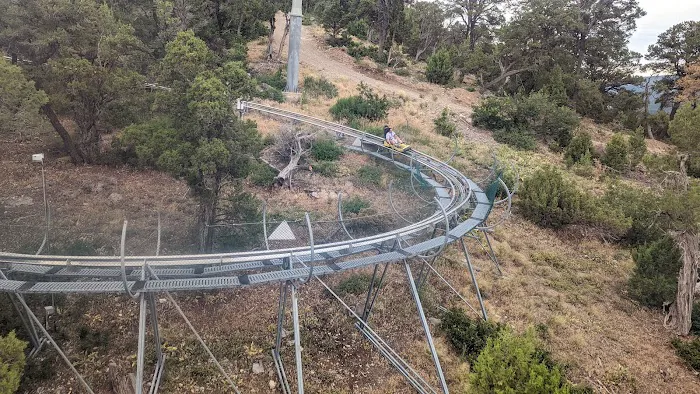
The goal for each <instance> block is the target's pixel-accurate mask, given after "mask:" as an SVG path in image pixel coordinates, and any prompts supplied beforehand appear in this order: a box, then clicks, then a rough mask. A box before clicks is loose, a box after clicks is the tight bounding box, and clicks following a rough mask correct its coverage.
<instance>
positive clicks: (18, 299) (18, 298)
mask: <svg viewBox="0 0 700 394" xmlns="http://www.w3.org/2000/svg"><path fill="white" fill-rule="evenodd" d="M0 279H2V280H7V276H5V273H4V272H2V271H1V270H0ZM7 296H8V297H9V298H10V302H12V306H14V308H15V310H16V311H17V314H19V318H20V319H21V320H22V324H24V329H25V330H26V331H27V335H29V341H30V342H31V343H32V347H33V348H34V349H33V350H32V351H31V352H30V355H33V353H36V352H38V351H39V349H40V348H41V346H42V345H43V344H42V342H41V337H40V336H39V334H37V331H36V327H35V326H34V322H33V320H32V319H31V318H30V317H29V316H25V313H24V312H25V310H24V309H25V308H24V307H23V306H22V305H26V304H25V302H24V297H23V296H22V295H21V294H18V293H14V294H10V293H7Z"/></svg>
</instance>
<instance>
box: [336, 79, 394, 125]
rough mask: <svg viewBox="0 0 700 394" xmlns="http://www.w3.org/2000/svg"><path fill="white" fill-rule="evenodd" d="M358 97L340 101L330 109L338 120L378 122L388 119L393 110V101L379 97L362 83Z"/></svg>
mask: <svg viewBox="0 0 700 394" xmlns="http://www.w3.org/2000/svg"><path fill="white" fill-rule="evenodd" d="M357 89H358V90H359V92H360V94H359V95H357V96H350V97H345V98H341V99H338V101H336V103H335V104H334V105H333V106H332V107H331V108H330V110H329V111H330V113H331V115H333V118H334V119H336V120H348V121H350V120H353V119H366V120H369V121H378V120H382V119H386V117H387V115H388V114H389V108H391V101H389V99H388V98H387V97H386V96H381V97H380V96H379V95H378V94H377V93H375V92H374V91H373V90H372V89H371V88H370V87H369V86H367V85H365V84H364V83H360V85H359V86H358V88H357Z"/></svg>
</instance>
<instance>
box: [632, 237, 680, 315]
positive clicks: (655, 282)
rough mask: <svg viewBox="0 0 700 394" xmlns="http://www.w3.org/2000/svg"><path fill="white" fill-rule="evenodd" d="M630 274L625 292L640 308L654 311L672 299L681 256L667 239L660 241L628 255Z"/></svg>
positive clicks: (639, 248)
mask: <svg viewBox="0 0 700 394" xmlns="http://www.w3.org/2000/svg"><path fill="white" fill-rule="evenodd" d="M632 258H633V259H634V262H635V267H634V272H633V273H632V276H631V277H630V280H629V283H628V288H629V294H630V296H631V297H632V298H634V299H635V300H637V301H639V302H640V303H641V304H643V305H645V306H649V307H654V308H658V307H660V306H662V305H663V304H664V302H672V301H673V300H675V298H676V290H677V286H678V271H679V270H680V268H681V264H682V262H681V252H680V251H679V250H678V248H677V247H676V244H675V242H674V241H673V239H671V238H670V237H663V238H661V239H659V240H657V241H654V242H651V243H649V244H647V245H640V246H638V247H637V248H636V249H635V250H634V251H633V252H632Z"/></svg>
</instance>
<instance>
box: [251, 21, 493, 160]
mask: <svg viewBox="0 0 700 394" xmlns="http://www.w3.org/2000/svg"><path fill="white" fill-rule="evenodd" d="M284 20H285V19H284V15H283V14H282V13H279V14H277V28H276V29H275V34H274V48H275V51H277V50H278V49H279V43H280V41H281V40H282V38H283V35H284ZM325 36H326V33H325V32H324V31H323V29H322V28H320V27H319V26H315V25H313V26H302V40H301V54H300V62H301V77H300V79H301V80H303V77H304V76H306V75H320V76H323V77H324V78H326V79H329V80H331V81H332V82H334V83H335V84H336V85H337V86H338V88H339V93H340V96H341V97H343V96H349V95H353V94H356V93H357V90H356V86H357V85H359V84H360V83H365V84H367V85H368V86H369V87H371V88H372V89H374V90H375V91H377V92H379V93H382V94H386V95H387V96H390V97H393V98H395V99H399V100H400V101H401V102H402V106H401V108H400V109H394V110H392V111H391V112H390V114H389V119H388V121H389V122H390V123H391V124H399V123H406V124H408V123H410V124H411V125H413V126H415V127H418V128H420V129H421V130H426V131H427V130H432V128H433V119H435V118H436V117H438V116H439V115H440V113H441V112H442V110H443V109H444V108H447V109H449V110H450V112H452V114H453V117H454V118H455V120H456V123H457V125H458V131H459V132H461V133H462V134H463V135H464V136H465V138H467V139H468V140H470V141H473V142H478V143H481V144H484V145H488V146H490V147H493V146H496V143H495V141H494V140H493V138H491V135H490V133H485V132H483V131H480V130H477V129H475V128H473V127H472V126H471V121H470V115H471V113H472V107H473V106H474V105H475V104H476V103H477V102H478V100H479V98H480V95H479V94H478V93H476V92H469V91H467V89H465V88H464V87H459V88H445V87H442V86H439V85H435V84H431V83H428V82H425V81H424V80H420V79H418V78H417V77H416V76H408V77H404V76H399V75H396V74H394V73H393V72H392V70H391V69H390V68H387V69H384V70H381V69H380V68H378V67H377V66H376V64H374V63H373V62H372V61H371V60H368V59H363V60H361V61H356V60H355V59H354V58H353V57H351V56H350V55H348V54H347V53H346V52H345V50H344V49H341V48H335V47H331V46H329V45H328V44H326V43H325ZM287 48H288V45H286V44H285V47H284V49H283V50H282V56H281V57H280V58H281V62H282V63H279V65H280V66H283V65H284V64H285V63H283V62H286V58H287ZM264 49H265V48H264V46H262V45H255V46H254V47H253V48H252V52H253V53H251V54H250V55H251V56H250V57H251V58H253V59H260V58H262V57H263V56H262V54H263V53H264ZM276 56H277V54H276V52H275V58H276ZM300 82H301V81H300ZM306 112H312V113H314V112H317V113H314V114H315V115H319V116H321V115H325V116H328V114H327V111H325V108H324V111H314V109H313V108H312V109H311V111H308V110H307V111H306Z"/></svg>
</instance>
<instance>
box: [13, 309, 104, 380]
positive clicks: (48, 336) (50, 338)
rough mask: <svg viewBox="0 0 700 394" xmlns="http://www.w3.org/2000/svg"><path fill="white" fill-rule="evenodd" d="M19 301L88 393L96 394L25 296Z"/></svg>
mask: <svg viewBox="0 0 700 394" xmlns="http://www.w3.org/2000/svg"><path fill="white" fill-rule="evenodd" d="M19 302H20V303H21V304H22V306H23V307H24V310H25V311H27V315H29V318H30V319H31V320H32V321H33V322H34V324H36V326H37V327H39V329H40V330H41V332H42V333H43V334H44V337H45V338H46V339H47V340H48V341H49V342H51V345H53V347H54V349H56V352H58V354H59V355H60V356H61V358H62V359H63V361H65V362H66V364H67V365H68V368H70V370H71V371H72V372H73V374H74V375H75V377H76V378H78V381H79V382H80V384H81V385H82V386H83V388H84V389H85V391H86V392H88V394H95V392H94V391H92V389H91V388H90V386H89V385H88V384H87V382H86V381H85V379H83V377H82V375H80V373H79V372H78V370H77V369H75V367H74V366H73V364H72V363H71V362H70V360H69V359H68V356H66V354H65V353H63V350H61V348H60V347H59V346H58V344H57V343H56V341H54V340H53V338H52V337H51V335H50V334H49V332H48V331H46V328H44V326H43V325H42V324H41V322H40V321H39V319H38V318H37V317H36V315H35V314H34V312H32V310H31V309H30V308H29V306H28V305H27V303H26V302H25V301H24V298H19Z"/></svg>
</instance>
